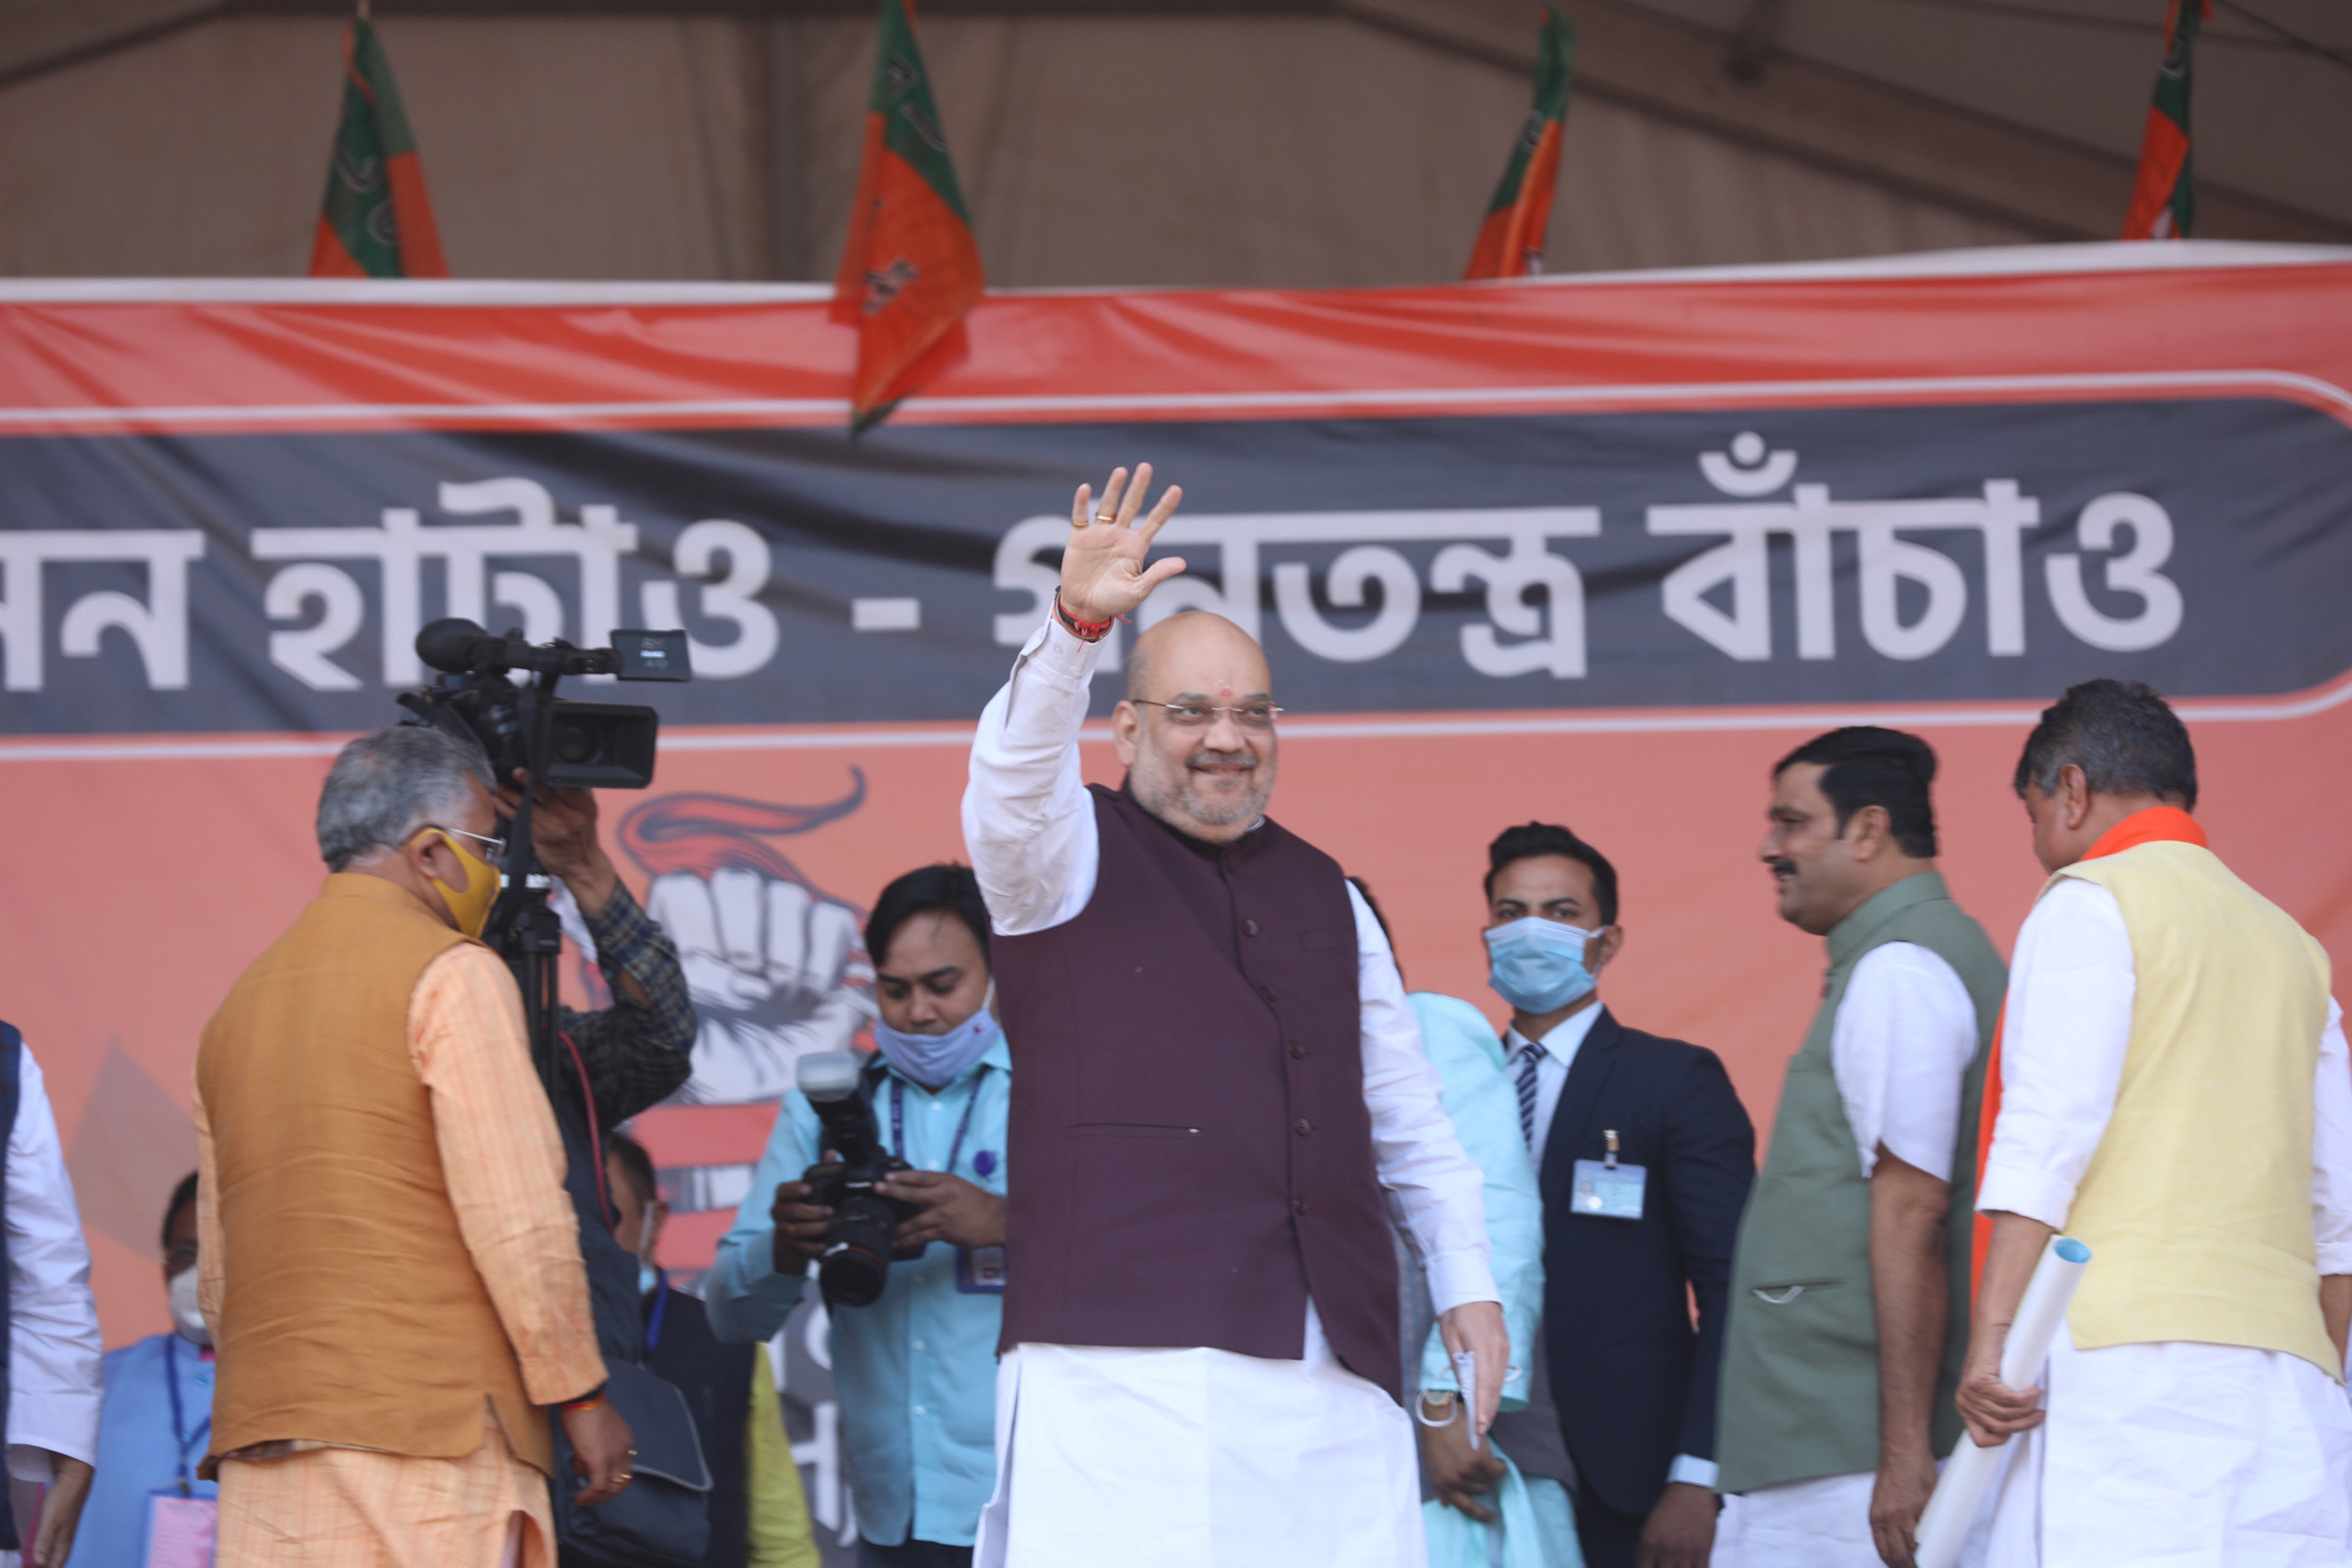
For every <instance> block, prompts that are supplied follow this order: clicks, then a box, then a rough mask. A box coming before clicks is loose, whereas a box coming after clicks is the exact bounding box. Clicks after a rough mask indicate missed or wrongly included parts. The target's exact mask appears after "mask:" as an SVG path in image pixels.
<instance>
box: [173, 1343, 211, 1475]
mask: <svg viewBox="0 0 2352 1568" xmlns="http://www.w3.org/2000/svg"><path fill="white" fill-rule="evenodd" d="M164 1388H165V1391H166V1392H168V1393H169V1394H170V1395H171V1396H172V1443H173V1445H174V1446H176V1447H177V1448H178V1451H179V1495H181V1496H183V1497H192V1496H194V1495H196V1488H195V1484H194V1480H193V1478H192V1475H191V1473H190V1471H189V1468H188V1446H189V1445H190V1444H193V1443H201V1442H202V1441H204V1439H205V1438H206V1437H207V1436H208V1435H209V1434H210V1433H211V1432H212V1430H213V1418H212V1417H211V1416H209V1415H208V1416H206V1417H205V1418H204V1419H203V1420H202V1421H201V1422H199V1423H197V1426H196V1430H195V1431H193V1432H190V1431H189V1430H188V1418H187V1415H186V1412H185V1411H184V1410H183V1409H182V1407H181V1405H180V1402H179V1336H178V1335H176V1334H173V1335H172V1336H170V1337H169V1338H167V1339H166V1340H165V1341H164Z"/></svg>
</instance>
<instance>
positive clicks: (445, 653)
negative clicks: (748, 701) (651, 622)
mask: <svg viewBox="0 0 2352 1568" xmlns="http://www.w3.org/2000/svg"><path fill="white" fill-rule="evenodd" d="M417 657H418V658H420V659H422V660H423V661H424V662H426V663H427V664H430V665H431V666H432V667H433V668H435V669H438V670H441V671H443V672H444V673H443V674H442V676H441V678H440V679H439V680H437V681H435V682H434V683H433V684H432V685H431V686H430V687H428V688H426V689H425V690H424V691H421V692H404V693H402V694H401V697H400V703H401V706H402V707H404V708H406V709H408V710H409V711H411V712H413V713H415V714H417V720H415V721H416V722H422V723H426V724H431V725H434V726H435V727H437V728H440V729H444V730H447V731H448V732H449V733H450V734H452V735H455V736H457V737H458V738H459V739H460V740H470V741H472V742H474V743H475V744H476V745H478V746H480V747H481V749H482V750H483V752H484V753H486V754H487V755H488V756H489V759H490V771H491V774H492V776H493V777H495V778H497V779H498V780H499V782H501V783H502V784H503V783H505V782H507V781H508V780H510V779H512V778H513V777H514V776H515V770H516V769H517V768H522V769H528V770H531V771H532V776H533V777H534V779H536V780H537V782H539V783H542V784H549V785H553V786H555V787H557V788H560V789H599V790H641V789H644V788H645V787H646V786H647V785H649V784H651V783H653V781H654V749H655V744H656V742H657V740H658V739H659V737H660V734H661V728H662V720H661V716H660V715H659V714H658V713H656V712H655V711H653V710H652V709H650V708H640V707H636V706H634V705H631V704H626V703H574V702H555V703H553V707H552V709H551V710H550V711H549V712H548V714H547V758H546V763H545V766H544V768H543V769H533V768H532V757H531V744H532V739H533V736H534V733H535V731H536V728H537V720H538V718H539V705H540V704H541V703H546V702H552V699H551V698H549V697H548V696H546V695H545V694H543V693H542V692H541V691H540V690H539V689H537V688H533V687H522V686H517V685H515V683H514V682H513V681H512V680H509V679H508V678H507V672H508V671H509V670H515V669H521V670H532V671H537V672H539V673H541V674H544V675H551V676H561V675H614V676H617V677H618V678H620V679H622V680H663V681H682V680H692V679H693V678H694V672H693V666H692V662H691V656H690V654H689V652H688V648H687V643H686V634H685V633H684V632H682V631H615V632H614V633H613V646H612V647H610V648H573V647H571V646H570V645H569V644H566V643H564V642H554V643H549V644H546V645H545V646H539V645H534V644H531V643H526V642H524V641H523V640H522V638H521V637H520V635H518V634H515V633H509V634H508V635H507V636H505V637H493V636H491V635H490V634H489V633H488V632H485V631H483V630H482V628H481V627H479V626H477V625H475V624H474V623H473V622H472V621H470V620H463V619H459V618H457V617H455V616H452V617H451V618H449V619H447V620H436V621H434V622H433V623H432V624H431V625H429V626H427V627H425V628H424V630H422V631H420V632H418V633H417Z"/></svg>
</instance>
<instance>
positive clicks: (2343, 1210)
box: [2311, 997, 2352, 1274]
mask: <svg viewBox="0 0 2352 1568" xmlns="http://www.w3.org/2000/svg"><path fill="white" fill-rule="evenodd" d="M2311 1098H2312V1120H2311V1234H2312V1240H2313V1241H2314V1242H2315V1243H2316V1244H2318V1248H2319V1261H2320V1272H2321V1273H2323V1274H2352V1052H2347V1051H2346V1049H2345V1044H2344V1009H2343V1008H2342V1007H2340V1006H2338V1005H2336V1002H2335V999H2334V998H2333V997H2329V998H2328V999H2327V1026H2326V1027H2325V1028H2323V1029H2322V1030H2321V1031H2320V1066H2319V1072H2318V1074H2317V1076H2316V1081H2315V1082H2314V1083H2313V1085H2312V1097H2311Z"/></svg>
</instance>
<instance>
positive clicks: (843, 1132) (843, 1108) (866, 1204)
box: [796, 1051, 923, 1307]
mask: <svg viewBox="0 0 2352 1568" xmlns="http://www.w3.org/2000/svg"><path fill="white" fill-rule="evenodd" d="M863 1077H864V1074H863V1072H862V1071H861V1069H860V1067H859V1063H858V1056H857V1054H856V1053H854V1052H848V1051H826V1052H819V1053H817V1054H814V1055H809V1056H803V1057H802V1058H801V1065H800V1069H799V1073H798V1075H797V1079H796V1081H797V1082H798V1083H799V1085H800V1090H801V1093H802V1094H803V1095H805V1096H807V1097H808V1100H809V1106H810V1108H812V1109H813V1110H814V1111H815V1112H816V1119H817V1121H818V1122H819V1123H821V1124H822V1125H823V1127H824V1130H825V1145H826V1147H827V1148H829V1149H831V1150H832V1151H833V1152H835V1153H837V1154H839V1155H840V1156H841V1158H839V1159H838V1160H825V1161H823V1162H822V1163H819V1164H815V1165H811V1166H809V1171H808V1174H807V1175H805V1176H803V1177H802V1178H801V1179H802V1180H803V1181H805V1182H807V1183H808V1184H809V1202H811V1203H816V1204H819V1205H821V1206H823V1207H826V1208H830V1209H831V1210H832V1211H833V1226H832V1229H831V1230H830V1231H829V1232H827V1233H826V1236H825V1250H824V1253H823V1255H822V1256H821V1257H819V1258H818V1259H817V1264H816V1283H817V1288H818V1289H819V1290H821V1291H822V1292H823V1293H824V1297H825V1305H826V1306H828V1307H838V1306H871V1305H873V1304H874V1303H875V1302H876V1301H878V1300H880V1299H882V1291H883V1289H884V1287H886V1286H887V1285H889V1283H890V1265H891V1260H892V1259H894V1258H896V1259H897V1260H898V1261H900V1262H902V1263H904V1262H907V1261H908V1260H910V1259H913V1258H917V1257H920V1256H922V1255H923V1250H922V1248H920V1247H894V1246H893V1245H892V1242H891V1238H892V1237H894V1236H896V1235H897V1234H898V1230H899V1227H900V1226H901V1225H902V1224H904V1223H906V1222H907V1220H910V1219H912V1218H914V1217H915V1216H916V1215H917V1214H920V1213H921V1212H922V1208H921V1206H920V1205H918V1204H915V1203H909V1202H907V1201H904V1200H901V1199H896V1198H885V1197H883V1196H882V1194H881V1193H879V1192H877V1191H875V1185H876V1184H877V1183H879V1182H880V1181H881V1180H882V1178H884V1177H885V1176H888V1175H891V1174H892V1173H894V1172H896V1171H903V1170H912V1169H913V1168H914V1167H913V1166H912V1165H909V1164H907V1161H905V1160H904V1159H901V1158H900V1157H899V1156H898V1155H896V1154H893V1153H890V1152H887V1151H885V1150H884V1149H883V1147H882V1136H881V1130H880V1129H879V1128H878V1127H876V1126H875V1124H874V1107H873V1103H872V1102H870V1101H869V1100H867V1099H866V1097H865V1095H864V1093H863V1088H864V1084H863Z"/></svg>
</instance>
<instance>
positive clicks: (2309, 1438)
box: [1977, 878, 2352, 1568]
mask: <svg viewBox="0 0 2352 1568" xmlns="http://www.w3.org/2000/svg"><path fill="white" fill-rule="evenodd" d="M2136 989H2137V982H2136V979H2135V974H2134V970H2133V968H2132V960H2131V934H2130V932H2129V931H2128V930H2127V929H2126V927H2125V925H2124V916H2123V910H2122V908H2121V907H2119V906H2118V905H2117V904H2116V901H2115V895H2114V894H2112V893H2110V892H2109V891H2108V890H2107V889H2105V888H2103V887H2100V886H2098V885H2097V884H2096V883H2091V882H2084V881H2082V880H2079V879H2074V878H2069V879H2067V880H2065V881H2062V882H2060V883H2059V884H2058V885H2057V886H2056V887H2054V888H2052V889H2050V890H2049V891H2048V892H2047V893H2045V894H2043V895H2042V897H2041V900H2040V902H2039V903H2038V904H2036V905H2035V906H2034V912H2033V913H2032V914H2031V915H2029V916H2028V917H2027V919H2026V923H2025V925H2024V927H2023V928H2022V929H2021V930H2020V931H2019V932H2018V936H2017V956H2016V958H2015V959H2014V960H2013V961H2012V963H2011V964H2010V968H2009V1005H2008V1017H2007V1021H2006V1022H2005V1023H2004V1025H2003V1033H2002V1043H2001V1113H2000V1119H1999V1121H1998V1122H1997V1123H1996V1124H1995V1126H1994V1129H1993V1145H1992V1151H1991V1153H1990V1155H1989V1157H1988V1158H1987V1161H1986V1164H1985V1182H1984V1185H1983V1187H1982V1188H1981V1189H1980V1190H1979V1191H1978V1194H1977V1206H1978V1208H1979V1209H1981V1210H1983V1211H1985V1212H1988V1213H1989V1212H1994V1211H1999V1212H2006V1213H2014V1214H2022V1215H2024V1216H2026V1217H2027V1218H2029V1219H2034V1220H2039V1221H2040V1222H2041V1223H2042V1224H2044V1225H2048V1226H2052V1227H2054V1228H2056V1229H2060V1230H2063V1229H2064V1228H2065V1226H2066V1218H2067V1214H2068V1212H2069V1211H2070V1210H2071V1209H2072V1208H2073V1206H2074V1201H2075V1193H2076V1190H2077V1187H2078V1185H2079V1184H2080V1183H2081V1181H2082V1175H2083V1172H2084V1171H2086V1170H2087V1169H2088V1168H2089V1165H2090V1160H2091V1156H2092V1155H2093V1154H2094V1153H2096V1152H2097V1151H2098V1147H2099V1142H2100V1140H2101V1139H2102V1138H2104V1137H2105V1136H2106V1131H2107V1123H2108V1121H2109V1120H2110V1119H2111V1118H2112V1117H2113V1115H2114V1113H2115V1100H2116V1092H2117V1088H2118V1086H2119V1085H2120V1084H2121V1082H2122V1079H2123V1070H2124V1056H2125V1054H2126V1052H2127V1050H2128V1049H2129V1047H2130V1044H2131V1005H2132V998H2133V995H2134V993H2135V991H2136ZM2313 1096H2314V1101H2315V1108H2316V1114H2315V1116H2314V1119H2313V1126H2312V1229H2313V1234H2314V1240H2315V1242H2316V1244H2317V1249H2318V1256H2319V1269H2320V1272H2321V1273H2322V1274H2352V1059H2347V1056H2346V1052H2345V1045H2344V1032H2343V1013H2342V1011H2341V1010H2340V1009H2339V1008H2338V1007H2337V1006H2336V1005H2334V1004H2333V1003H2332V1002H2330V1003H2329V1004H2328V1008H2327V1025H2326V1027H2325V1029H2324V1031H2323V1033H2322V1035H2321V1038H2320V1060H2319V1069H2318V1072H2317V1074H2316V1077H2315V1080H2314V1083H2313ZM2181 1157H2182V1158H2184V1159H2202V1160H2207V1161H2210V1162H2211V1163H2212V1165H2213V1167H2214V1169H2215V1172H2216V1175H2217V1179H2218V1178H2219V1177H2221V1176H2222V1174H2223V1173H2225V1172H2226V1171H2227V1169H2228V1162H2229V1152H2228V1151H2227V1150H2183V1151H2181ZM2097 1266H2098V1263H2097V1260H2096V1259H2095V1258H2094V1259H2093V1260H2092V1263H2091V1267H2093V1268H2096V1267H2097ZM2042 1387H2043V1388H2044V1389H2045V1390H2047V1391H2048V1392H2047V1398H2046V1401H2045V1402H2046V1406H2047V1410H2048V1415H2047V1417H2046V1419H2045V1420H2044V1421H2043V1423H2042V1424H2041V1425H2040V1426H2039V1427H2036V1428H2034V1430H2033V1431H2031V1432H2028V1433H2026V1434H2025V1435H2024V1436H2023V1437H2022V1438H2020V1439H2017V1440H2013V1441H2014V1446H2016V1447H2017V1450H2018V1451H2017V1453H2016V1454H2015V1456H2014V1457H2013V1458H2012V1460H2011V1463H2010V1467H2009V1472H2008V1475H2007V1477H2006V1478H2005V1480H2004V1481H2003V1483H2002V1485H2001V1489H2000V1491H1999V1493H1998V1494H1997V1495H1996V1497H1995V1499H1994V1502H1993V1514H1992V1553H1991V1557H1990V1562H1991V1564H1992V1565H1993V1568H2094V1565H2095V1568H2104V1565H2107V1564H2113V1563H2131V1564H2134V1565H2155V1564H2162V1565H2166V1568H2191V1565H2195V1568H2206V1565H2211V1568H2287V1565H2295V1568H2301V1565H2304V1564H2313V1565H2317V1564H2322V1563H2326V1564H2329V1565H2341V1564H2343V1563H2344V1562H2345V1561H2346V1560H2347V1554H2346V1540H2347V1537H2348V1536H2352V1492H2348V1491H2347V1488H2352V1407H2347V1405H2346V1403H2345V1399H2344V1393H2343V1389H2342V1388H2341V1386H2340V1385H2338V1384H2337V1382H2336V1381H2335V1379H2333V1378H2331V1377H2330V1376H2328V1374H2327V1372H2325V1371H2323V1370H2321V1369H2320V1368H2319V1367H2316V1366H2314V1365H2312V1364H2311V1363H2310V1362H2308V1361H2306V1360H2304V1359H2302V1358H2301V1357H2300V1356H2293V1355H2287V1354H2284V1353H2281V1352H2279V1351H2276V1350H2259V1349H2253V1348H2247V1347H2243V1346H2231V1345H2198V1344H2186V1343H2180V1342H2168V1343H2161V1344H2149V1345H2118V1346H2110V1347H2107V1348H2102V1349H2096V1350H2078V1349H2077V1348H2075V1347H2074V1342H2073V1340H2072V1338H2071V1337H2070V1336H2069V1335H2067V1334H2065V1333H2061V1334H2060V1335H2059V1336H2058V1340H2057V1344H2056V1345H2055V1346H2054V1347H2053V1348H2052V1349H2051V1352H2050V1359H2049V1362H2048V1364H2047V1366H2046V1368H2045V1369H2044V1372H2043V1376H2042Z"/></svg>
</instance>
